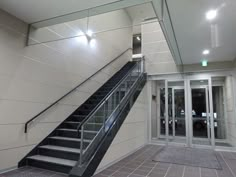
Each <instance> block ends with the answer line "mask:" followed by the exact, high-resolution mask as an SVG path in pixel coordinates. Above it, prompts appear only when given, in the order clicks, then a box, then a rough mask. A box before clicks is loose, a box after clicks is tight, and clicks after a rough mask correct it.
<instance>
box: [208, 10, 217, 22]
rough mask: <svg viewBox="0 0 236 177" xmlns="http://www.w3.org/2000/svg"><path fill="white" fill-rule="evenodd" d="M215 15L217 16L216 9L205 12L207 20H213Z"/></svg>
mask: <svg viewBox="0 0 236 177" xmlns="http://www.w3.org/2000/svg"><path fill="white" fill-rule="evenodd" d="M216 16H217V10H209V11H208V12H207V13H206V19H207V20H213V19H214V18H216Z"/></svg>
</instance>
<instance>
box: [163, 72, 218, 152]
mask: <svg viewBox="0 0 236 177" xmlns="http://www.w3.org/2000/svg"><path fill="white" fill-rule="evenodd" d="M194 80H196V81H197V80H206V81H208V85H207V86H205V87H204V88H205V92H206V98H207V95H208V97H209V102H208V99H207V102H208V103H207V102H206V104H207V105H209V107H208V110H209V111H208V112H209V121H210V122H213V121H214V117H213V100H212V99H213V98H212V80H211V77H197V78H196V77H192V76H186V77H185V78H184V79H166V80H165V86H164V87H165V100H166V101H165V110H166V111H165V112H166V115H165V122H166V125H165V129H166V131H165V140H166V141H165V142H166V145H168V144H169V143H170V135H169V115H168V104H169V103H168V89H169V88H174V87H169V86H168V83H169V82H177V81H178V82H183V83H184V86H183V87H182V86H180V87H182V88H183V89H184V95H185V129H186V130H185V131H186V143H185V146H187V147H204V148H212V149H214V148H215V135H214V134H215V132H214V123H211V124H210V128H209V130H208V136H209V137H208V138H209V140H210V145H198V144H193V127H192V97H191V96H192V95H191V91H192V87H191V85H190V82H191V81H194ZM177 87H179V86H176V88H177ZM180 87H179V88H180ZM173 90H174V89H172V102H173V96H174V95H173ZM172 106H173V104H172ZM172 109H173V107H172ZM172 116H173V115H172ZM210 135H211V136H210Z"/></svg>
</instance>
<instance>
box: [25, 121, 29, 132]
mask: <svg viewBox="0 0 236 177" xmlns="http://www.w3.org/2000/svg"><path fill="white" fill-rule="evenodd" d="M27 130H28V124H27V123H26V124H25V133H27Z"/></svg>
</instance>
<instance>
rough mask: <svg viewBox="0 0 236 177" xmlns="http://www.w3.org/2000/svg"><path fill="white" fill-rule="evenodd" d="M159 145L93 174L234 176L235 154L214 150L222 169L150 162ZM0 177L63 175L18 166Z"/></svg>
mask: <svg viewBox="0 0 236 177" xmlns="http://www.w3.org/2000/svg"><path fill="white" fill-rule="evenodd" d="M160 148H161V146H155V145H147V146H145V147H144V148H142V149H140V150H139V151H137V152H135V153H134V154H132V155H130V156H128V157H126V158H125V159H123V160H121V161H119V162H117V163H116V164H114V165H112V166H111V167H109V168H107V169H106V170H104V171H102V172H100V173H99V174H97V175H95V176H94V177H236V153H231V152H217V158H218V160H219V162H220V165H221V166H222V170H215V169H207V168H199V167H190V166H184V165H176V164H170V163H160V162H153V161H152V158H153V157H154V155H155V154H156V152H157V151H158V150H159V149H160ZM0 177H66V175H63V174H59V173H54V172H50V171H46V170H41V169H37V168H31V167H26V168H21V169H18V170H15V171H11V172H8V173H5V174H1V175H0Z"/></svg>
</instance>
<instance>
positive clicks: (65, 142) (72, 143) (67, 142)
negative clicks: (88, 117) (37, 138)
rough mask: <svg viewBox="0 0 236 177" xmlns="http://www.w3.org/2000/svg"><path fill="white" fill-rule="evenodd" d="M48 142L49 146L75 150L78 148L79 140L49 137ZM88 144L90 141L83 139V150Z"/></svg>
mask: <svg viewBox="0 0 236 177" xmlns="http://www.w3.org/2000/svg"><path fill="white" fill-rule="evenodd" d="M48 140H49V144H50V145H55V146H62V147H70V148H77V149H79V148H80V141H81V140H80V139H79V138H70V137H63V136H53V137H49V138H48ZM90 142H91V140H89V139H86V138H85V139H84V141H83V148H86V147H87V146H88V144H89V143H90Z"/></svg>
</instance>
